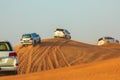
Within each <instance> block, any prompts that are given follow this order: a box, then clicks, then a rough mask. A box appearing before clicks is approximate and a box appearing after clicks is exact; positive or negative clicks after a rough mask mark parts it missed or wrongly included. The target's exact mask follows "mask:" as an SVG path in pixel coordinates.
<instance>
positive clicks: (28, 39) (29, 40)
mask: <svg viewBox="0 0 120 80" xmlns="http://www.w3.org/2000/svg"><path fill="white" fill-rule="evenodd" d="M20 42H21V44H22V45H27V44H33V45H35V44H37V43H41V37H40V36H39V35H38V34H36V33H28V34H23V35H22V38H21V40H20Z"/></svg>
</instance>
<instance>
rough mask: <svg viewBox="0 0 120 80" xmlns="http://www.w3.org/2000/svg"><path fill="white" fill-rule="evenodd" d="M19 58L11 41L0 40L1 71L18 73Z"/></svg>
mask: <svg viewBox="0 0 120 80" xmlns="http://www.w3.org/2000/svg"><path fill="white" fill-rule="evenodd" d="M17 68H18V58H17V54H16V52H15V51H14V50H13V48H12V46H11V44H10V42H9V41H0V72H1V71H12V72H15V73H17Z"/></svg>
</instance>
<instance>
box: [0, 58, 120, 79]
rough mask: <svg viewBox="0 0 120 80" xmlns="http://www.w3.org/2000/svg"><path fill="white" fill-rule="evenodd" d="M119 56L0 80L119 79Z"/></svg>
mask: <svg viewBox="0 0 120 80" xmlns="http://www.w3.org/2000/svg"><path fill="white" fill-rule="evenodd" d="M119 61H120V58H114V59H109V60H105V61H100V62H93V63H88V64H86V65H78V66H73V67H66V68H59V69H55V70H48V71H43V72H37V73H31V74H25V75H18V76H9V77H1V78H0V80H120V62H119Z"/></svg>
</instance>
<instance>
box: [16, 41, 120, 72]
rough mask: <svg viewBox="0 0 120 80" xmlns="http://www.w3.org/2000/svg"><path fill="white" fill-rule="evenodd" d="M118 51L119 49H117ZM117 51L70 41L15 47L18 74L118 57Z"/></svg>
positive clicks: (43, 42)
mask: <svg viewBox="0 0 120 80" xmlns="http://www.w3.org/2000/svg"><path fill="white" fill-rule="evenodd" d="M118 49H120V47H118ZM118 49H111V48H110V49H109V48H104V47H98V46H94V45H89V44H84V43H81V42H76V41H72V40H64V39H46V40H42V44H40V45H36V46H27V47H21V46H16V48H15V50H16V52H17V54H18V57H19V62H20V63H19V74H23V73H31V72H39V71H45V70H51V69H55V68H61V67H68V66H73V65H78V64H84V63H90V62H95V61H100V60H106V59H109V58H114V57H119V56H120V54H119V52H120V51H118Z"/></svg>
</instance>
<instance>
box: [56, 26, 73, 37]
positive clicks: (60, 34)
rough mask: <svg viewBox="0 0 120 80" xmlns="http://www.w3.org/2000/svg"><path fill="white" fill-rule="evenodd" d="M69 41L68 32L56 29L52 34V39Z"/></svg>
mask: <svg viewBox="0 0 120 80" xmlns="http://www.w3.org/2000/svg"><path fill="white" fill-rule="evenodd" d="M58 37H59V38H65V39H71V36H70V32H69V31H68V30H66V29H60V28H57V29H56V30H55V32H54V38H58Z"/></svg>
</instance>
